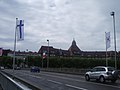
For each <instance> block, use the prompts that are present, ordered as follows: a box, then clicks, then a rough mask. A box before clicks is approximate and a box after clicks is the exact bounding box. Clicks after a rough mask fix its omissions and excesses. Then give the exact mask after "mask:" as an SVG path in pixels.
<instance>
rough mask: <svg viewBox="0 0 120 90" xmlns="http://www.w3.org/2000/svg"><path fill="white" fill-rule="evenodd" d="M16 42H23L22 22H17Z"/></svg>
mask: <svg viewBox="0 0 120 90" xmlns="http://www.w3.org/2000/svg"><path fill="white" fill-rule="evenodd" d="M16 29H17V40H18V41H21V40H24V20H18V21H17V25H16Z"/></svg>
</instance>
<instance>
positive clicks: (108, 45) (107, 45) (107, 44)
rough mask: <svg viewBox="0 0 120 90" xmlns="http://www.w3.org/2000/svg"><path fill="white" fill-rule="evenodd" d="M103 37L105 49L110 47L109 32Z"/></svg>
mask: <svg viewBox="0 0 120 90" xmlns="http://www.w3.org/2000/svg"><path fill="white" fill-rule="evenodd" d="M105 37H106V49H108V48H109V47H110V32H107V33H106V32H105Z"/></svg>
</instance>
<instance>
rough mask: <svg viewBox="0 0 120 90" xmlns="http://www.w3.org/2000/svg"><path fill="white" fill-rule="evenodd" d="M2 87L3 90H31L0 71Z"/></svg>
mask: <svg viewBox="0 0 120 90" xmlns="http://www.w3.org/2000/svg"><path fill="white" fill-rule="evenodd" d="M0 85H1V87H2V89H3V90H31V89H29V88H27V87H25V86H22V85H20V84H19V83H17V82H16V81H14V80H13V79H12V78H10V77H8V76H7V75H5V74H4V73H2V72H1V71H0Z"/></svg>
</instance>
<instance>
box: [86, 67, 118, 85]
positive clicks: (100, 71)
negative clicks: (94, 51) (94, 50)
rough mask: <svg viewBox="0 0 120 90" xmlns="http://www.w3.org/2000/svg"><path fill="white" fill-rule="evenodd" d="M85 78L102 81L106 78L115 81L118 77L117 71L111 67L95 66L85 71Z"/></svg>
mask: <svg viewBox="0 0 120 90" xmlns="http://www.w3.org/2000/svg"><path fill="white" fill-rule="evenodd" d="M85 79H86V81H89V80H90V79H96V80H99V81H100V82H102V83H103V82H105V81H106V80H111V82H113V83H115V82H116V80H117V79H118V71H117V70H115V69H114V68H113V67H105V66H97V67H95V68H93V69H92V70H90V71H88V72H86V74H85Z"/></svg>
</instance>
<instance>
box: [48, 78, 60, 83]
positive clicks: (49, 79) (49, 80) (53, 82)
mask: <svg viewBox="0 0 120 90" xmlns="http://www.w3.org/2000/svg"><path fill="white" fill-rule="evenodd" d="M48 81H50V82H53V83H55V84H62V83H61V82H57V81H54V80H50V79H48Z"/></svg>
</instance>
